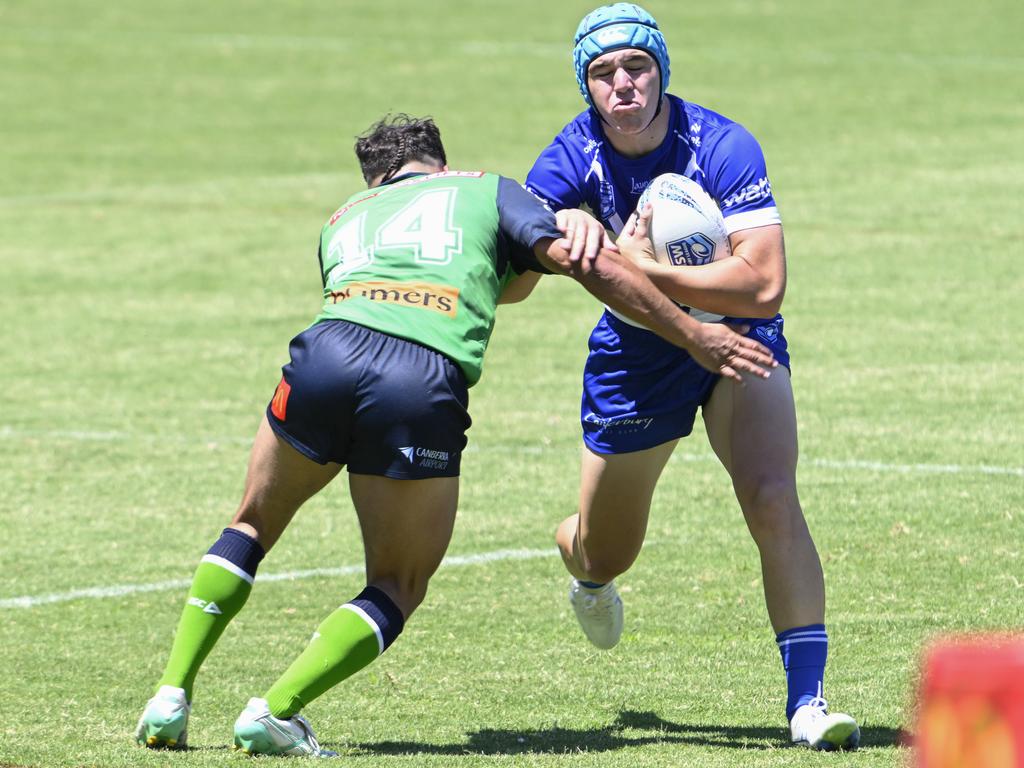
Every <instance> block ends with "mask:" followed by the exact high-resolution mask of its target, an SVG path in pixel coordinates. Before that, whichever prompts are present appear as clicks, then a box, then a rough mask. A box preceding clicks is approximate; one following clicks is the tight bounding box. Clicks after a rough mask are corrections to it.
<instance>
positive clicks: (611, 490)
mask: <svg viewBox="0 0 1024 768" xmlns="http://www.w3.org/2000/svg"><path fill="white" fill-rule="evenodd" d="M677 442H678V440H670V441H669V442H667V443H662V444H661V445H657V446H654V447H653V448H648V449H646V450H642V451H632V452H630V453H617V454H601V453H595V452H594V451H591V450H590V449H588V448H584V449H583V461H582V466H581V472H580V519H579V528H578V534H577V535H578V538H579V542H580V544H581V545H582V546H583V548H584V550H585V553H586V555H587V556H588V559H604V558H605V557H607V556H608V553H621V554H625V555H631V557H630V562H631V561H632V557H635V556H636V553H638V552H639V551H640V547H641V546H642V545H643V541H644V536H645V535H646V532H647V519H648V516H649V514H650V509H651V499H652V498H653V496H654V488H655V486H657V484H658V478H659V477H660V476H661V472H662V470H663V469H664V468H665V464H666V463H667V462H668V459H669V456H671V455H672V451H673V449H674V448H675V446H676V443H677Z"/></svg>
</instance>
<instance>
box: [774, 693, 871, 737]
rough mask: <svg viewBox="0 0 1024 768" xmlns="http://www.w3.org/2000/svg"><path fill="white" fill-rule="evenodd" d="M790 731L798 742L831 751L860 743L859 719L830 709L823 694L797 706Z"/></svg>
mask: <svg viewBox="0 0 1024 768" xmlns="http://www.w3.org/2000/svg"><path fill="white" fill-rule="evenodd" d="M819 693H820V691H819ZM789 732H790V735H791V736H792V737H793V743H794V744H802V745H804V746H808V747H811V748H812V749H822V750H826V751H829V752H831V751H833V750H837V749H850V750H853V749H856V748H857V747H858V746H859V745H860V728H858V727H857V721H856V720H854V719H853V718H852V717H850V716H849V715H846V714H843V713H842V712H832V713H829V711H828V702H827V701H825V700H824V699H823V698H821V696H816V697H815V698H813V699H811V700H810V701H809V702H807V703H806V704H804V705H803V706H802V707H799V708H797V710H796V712H794V713H793V718H792V719H791V720H790V721H789Z"/></svg>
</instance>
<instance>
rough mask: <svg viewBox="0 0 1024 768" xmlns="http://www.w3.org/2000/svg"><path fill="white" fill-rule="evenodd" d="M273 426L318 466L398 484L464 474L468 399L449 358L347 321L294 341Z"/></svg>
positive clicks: (272, 411) (273, 408) (271, 408)
mask: <svg viewBox="0 0 1024 768" xmlns="http://www.w3.org/2000/svg"><path fill="white" fill-rule="evenodd" d="M288 351H289V352H290V354H291V362H289V363H288V364H287V365H286V366H284V368H282V377H281V383H280V384H278V387H277V391H276V392H275V393H274V398H273V400H271V401H270V405H268V406H267V419H268V421H269V422H270V426H271V427H273V428H274V431H275V432H276V433H277V434H278V436H280V437H281V439H283V440H285V441H287V442H288V444H289V445H291V446H292V447H293V448H295V449H296V450H297V451H299V452H300V453H302V454H303V455H305V456H308V457H309V458H310V459H312V460H313V461H315V462H318V463H320V464H326V463H327V462H337V463H338V464H347V465H348V471H349V472H355V473H356V474H363V475H383V476H385V477H392V478H396V479H399V480H421V479H425V478H430V477H457V476H458V474H459V464H460V461H461V458H462V451H463V449H464V448H465V447H466V430H467V429H469V426H470V423H471V421H470V418H469V413H468V411H467V410H466V409H467V407H468V405H469V393H468V392H467V388H466V379H465V376H464V375H463V373H462V371H461V369H460V368H459V367H458V366H457V365H456V364H455V363H454V362H452V361H451V360H450V359H449V358H447V357H445V356H444V355H442V354H441V353H440V352H436V351H434V350H432V349H429V348H427V347H423V346H420V345H419V344H416V343H414V342H411V341H406V340H405V339H400V338H397V337H395V336H389V335H388V334H386V333H380V332H379V331H375V330H372V329H370V328H366V327H364V326H361V325H357V324H355V323H349V322H347V321H344V320H325V321H322V322H319V323H317V324H316V325H314V326H312V327H311V328H308V329H307V330H305V331H303V332H302V333H300V334H299V335H298V336H296V337H295V338H294V339H292V342H291V345H290V346H289V350H288Z"/></svg>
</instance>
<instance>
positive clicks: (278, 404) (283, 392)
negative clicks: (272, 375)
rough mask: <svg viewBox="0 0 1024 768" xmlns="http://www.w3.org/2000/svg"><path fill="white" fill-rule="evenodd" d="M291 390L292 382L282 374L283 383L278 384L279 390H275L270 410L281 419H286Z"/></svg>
mask: <svg viewBox="0 0 1024 768" xmlns="http://www.w3.org/2000/svg"><path fill="white" fill-rule="evenodd" d="M291 391H292V387H291V384H289V383H288V382H287V381H285V380H284V376H282V377H281V383H279V384H278V385H277V390H276V391H275V392H274V399H273V400H271V401H270V412H271V413H272V414H274V415H275V416H276V417H277V418H278V419H279V420H280V421H284V420H285V414H286V413H287V412H288V395H290V394H291Z"/></svg>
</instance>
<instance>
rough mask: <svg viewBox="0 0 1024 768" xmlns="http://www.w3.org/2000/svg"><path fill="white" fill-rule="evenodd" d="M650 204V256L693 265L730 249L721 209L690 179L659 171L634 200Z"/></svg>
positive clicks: (663, 261)
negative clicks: (651, 254)
mask: <svg viewBox="0 0 1024 768" xmlns="http://www.w3.org/2000/svg"><path fill="white" fill-rule="evenodd" d="M648 203H650V204H651V208H652V213H651V223H650V228H649V234H650V238H651V242H652V243H653V244H654V258H655V260H656V261H658V262H660V263H661V264H667V265H670V266H674V267H694V266H697V265H699V264H707V263H709V262H712V261H714V260H716V259H724V258H725V257H726V256H728V255H730V253H731V252H732V251H731V250H730V248H729V235H728V234H727V233H726V231H725V222H724V221H723V220H722V212H721V211H720V210H719V209H718V206H717V205H716V204H715V201H714V200H712V199H711V196H710V195H708V193H707V192H705V191H704V189H703V188H702V187H701V186H700V184H698V183H697V182H696V181H693V179H688V178H686V177H685V176H681V175H679V174H678V173H663V174H662V175H661V176H658V177H657V178H656V179H654V181H652V182H651V184H650V186H648V187H647V189H645V190H644V193H643V194H642V195H641V196H640V202H639V203H638V204H637V210H638V211H642V210H643V209H644V206H645V205H646V204H648Z"/></svg>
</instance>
